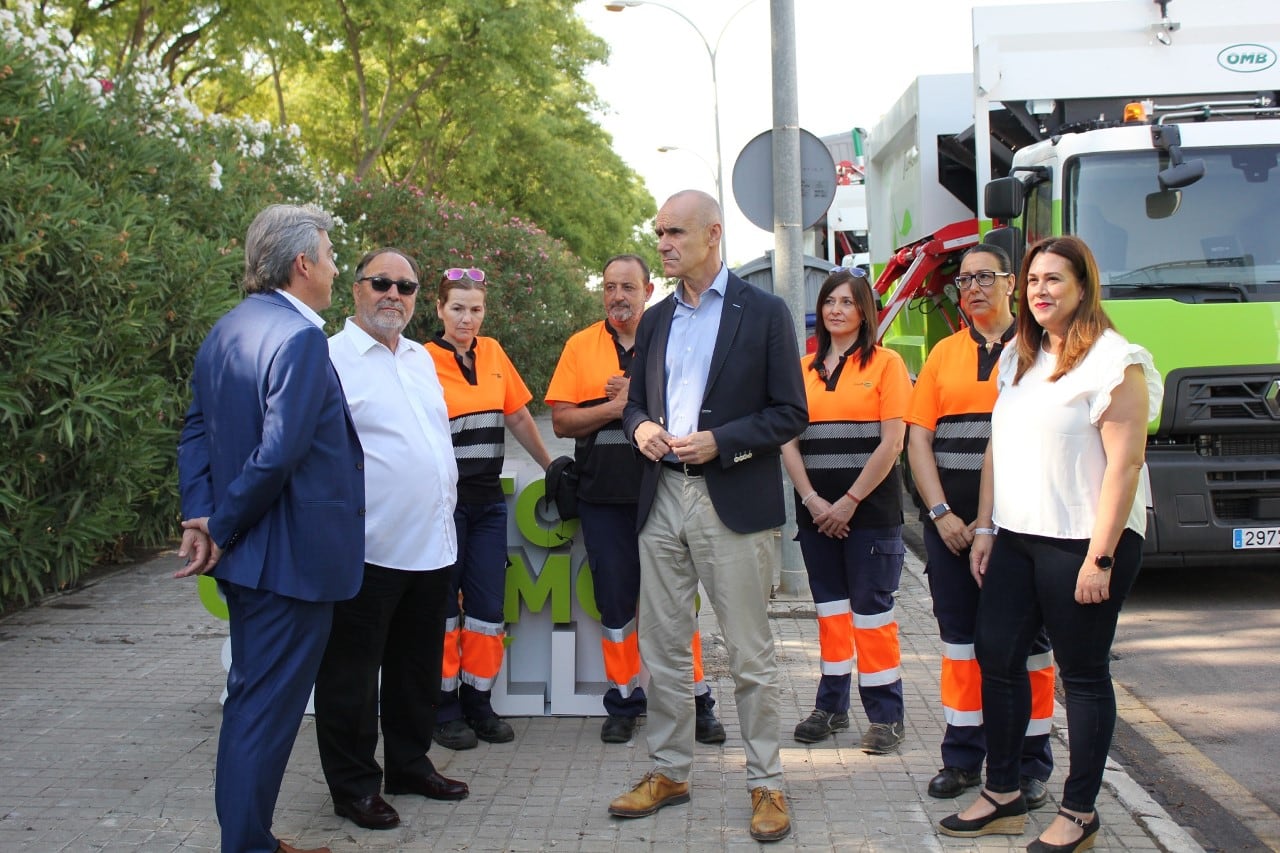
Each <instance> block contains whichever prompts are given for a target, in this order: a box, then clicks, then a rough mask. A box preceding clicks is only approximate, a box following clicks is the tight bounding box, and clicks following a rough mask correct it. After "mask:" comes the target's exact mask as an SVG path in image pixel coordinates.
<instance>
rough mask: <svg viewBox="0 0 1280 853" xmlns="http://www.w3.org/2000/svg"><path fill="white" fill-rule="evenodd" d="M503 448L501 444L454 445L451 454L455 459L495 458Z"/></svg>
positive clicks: (500, 453)
mask: <svg viewBox="0 0 1280 853" xmlns="http://www.w3.org/2000/svg"><path fill="white" fill-rule="evenodd" d="M505 450H506V447H505V445H501V444H464V445H462V446H460V447H459V446H457V445H454V448H453V455H454V457H455V458H457V459H497V458H498V457H500V456H502V455H503V453H504V451H505Z"/></svg>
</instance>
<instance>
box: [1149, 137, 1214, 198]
mask: <svg viewBox="0 0 1280 853" xmlns="http://www.w3.org/2000/svg"><path fill="white" fill-rule="evenodd" d="M1175 155H1176V159H1177V161H1178V162H1177V163H1175V164H1174V165H1172V166H1170V167H1169V168H1167V169H1161V170H1160V171H1159V172H1157V173H1156V180H1157V181H1159V182H1160V189H1162V190H1178V189H1182V188H1183V187H1189V186H1191V185H1192V184H1194V183H1195V182H1196V181H1198V180H1200V179H1201V178H1203V177H1204V161H1203V160H1187V161H1184V160H1183V159H1182V152H1181V151H1180V150H1179V149H1178V148H1177V147H1176V146H1175V147H1173V148H1171V149H1170V150H1169V159H1170V160H1173V159H1175Z"/></svg>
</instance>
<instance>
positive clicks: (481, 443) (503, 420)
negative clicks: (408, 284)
mask: <svg viewBox="0 0 1280 853" xmlns="http://www.w3.org/2000/svg"><path fill="white" fill-rule="evenodd" d="M484 313H485V274H484V271H483V270H478V269H458V268H454V269H448V270H445V272H444V274H443V275H442V276H441V278H440V286H439V291H438V293H437V299H436V314H437V316H439V318H440V321H441V323H442V324H443V326H444V328H443V329H442V330H441V331H440V332H439V333H438V334H437V335H436V336H435V338H433V339H432V340H431V341H430V343H429V344H428V346H427V350H428V351H429V352H430V353H431V356H432V358H433V359H435V365H436V373H437V374H438V375H439V377H440V383H441V385H443V386H444V397H445V403H446V404H447V405H448V408H449V428H450V432H451V433H452V435H453V447H454V455H455V456H456V457H457V460H458V507H457V510H455V512H454V514H453V518H454V523H455V525H456V527H457V535H458V562H457V563H456V564H455V565H454V566H453V569H452V585H451V587H450V591H449V601H448V622H447V624H446V627H445V630H446V634H445V645H444V661H443V668H442V678H441V687H440V697H441V698H440V709H439V711H438V712H437V713H436V730H435V740H436V743H438V744H440V745H441V746H444V747H447V748H449V749H471V748H472V747H474V746H475V745H476V743H477V739H482V740H485V741H488V742H489V743H506V742H507V741H510V740H512V739H513V738H514V737H515V732H514V731H512V729H511V725H510V724H509V723H507V721H506V720H503V719H502V718H501V717H499V716H498V715H497V714H495V713H494V711H493V706H492V705H491V703H490V697H491V695H492V690H493V683H494V680H495V679H496V678H497V677H498V671H499V670H500V669H501V667H502V655H503V640H504V638H505V636H506V620H505V618H504V616H503V607H504V600H505V594H506V574H507V504H506V498H505V497H504V495H503V493H502V486H501V483H500V476H501V474H502V463H503V459H504V446H505V433H504V431H503V428H504V426H505V428H506V429H509V430H511V434H512V435H514V436H515V437H516V440H517V441H519V442H520V445H521V446H522V447H524V449H525V450H527V451H528V452H529V455H530V456H532V457H533V461H534V462H536V463H538V465H539V467H541V468H542V470H544V471H545V470H546V469H547V466H548V465H550V464H551V457H550V456H549V455H548V454H547V449H546V448H545V447H544V446H543V444H542V437H541V436H540V435H539V434H538V427H537V425H536V424H535V423H534V421H533V416H532V415H530V414H529V409H528V407H527V405H526V404H527V403H528V402H529V400H531V399H533V395H532V394H530V393H529V389H528V388H527V387H525V384H524V380H522V379H521V378H520V374H519V373H517V372H516V368H515V365H513V364H512V363H511V360H510V359H509V358H507V354H506V352H504V351H503V349H502V346H501V345H500V344H499V343H498V342H497V341H496V340H494V339H493V338H485V337H481V336H480V327H481V325H482V324H483V323H484ZM459 590H461V592H462V602H461V606H459V602H458V592H459Z"/></svg>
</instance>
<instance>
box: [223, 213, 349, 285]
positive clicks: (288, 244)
mask: <svg viewBox="0 0 1280 853" xmlns="http://www.w3.org/2000/svg"><path fill="white" fill-rule="evenodd" d="M331 230H333V217H332V216H330V215H329V214H327V213H325V212H324V211H323V210H321V209H320V208H318V207H316V206H315V205H314V204H304V205H295V204H273V205H271V206H269V207H267V208H266V209H265V210H263V211H262V212H261V213H259V214H258V215H257V216H256V217H254V220H253V224H251V225H250V226H249V233H248V234H246V235H245V238H244V289H245V292H247V293H264V292H266V291H268V290H281V289H283V288H284V287H286V286H287V285H288V284H289V273H290V270H291V269H292V267H293V260H294V258H296V257H298V255H306V256H307V258H308V259H310V260H311V261H312V262H314V263H319V262H320V232H321V231H331Z"/></svg>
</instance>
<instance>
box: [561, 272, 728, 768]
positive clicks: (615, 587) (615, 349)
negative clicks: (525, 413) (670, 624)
mask: <svg viewBox="0 0 1280 853" xmlns="http://www.w3.org/2000/svg"><path fill="white" fill-rule="evenodd" d="M600 290H601V294H602V296H603V300H604V310H605V319H604V320H601V321H600V322H598V323H592V324H591V325H590V326H588V327H587V328H585V329H583V330H582V331H580V332H578V333H576V334H575V335H574V336H573V337H571V338H569V341H568V343H566V344H565V347H564V352H563V353H561V355H560V361H559V363H558V364H557V365H556V372H555V374H554V375H553V376H552V377H551V384H550V386H549V387H548V388H547V396H546V403H547V405H549V406H550V407H551V425H552V428H553V429H555V432H556V435H558V436H560V437H561V438H572V439H575V440H576V441H575V447H574V462H575V465H576V467H577V471H578V477H579V481H578V512H579V515H580V517H581V519H582V535H583V538H584V540H585V542H586V546H587V564H588V565H589V566H590V567H591V581H592V585H593V588H594V590H595V599H596V606H597V607H598V608H599V610H600V626H601V628H602V629H603V632H604V636H603V637H602V638H601V641H600V644H601V647H602V649H601V650H602V652H603V655H604V671H605V678H607V679H608V681H609V689H608V690H607V691H606V692H605V694H604V707H605V711H606V712H608V715H609V716H608V717H606V718H605V721H604V724H603V725H602V726H601V728H600V740H602V741H604V742H605V743H626V742H627V741H629V740H631V737H632V735H634V734H635V730H636V724H637V721H638V720H639V717H640V715H641V714H643V713H644V712H645V708H646V705H647V702H646V700H645V694H644V688H642V687H641V686H640V646H639V644H638V641H637V636H638V635H637V633H636V604H637V602H638V600H639V596H640V549H639V544H638V541H637V534H636V502H637V501H638V500H639V497H640V477H641V474H642V472H643V464H644V460H643V458H642V457H641V456H640V455H639V454H638V453H637V452H636V449H635V448H634V447H633V446H632V445H631V442H630V441H629V440H628V439H627V437H626V436H625V435H624V434H623V432H622V408H623V406H625V405H626V402H627V388H628V386H629V385H630V384H631V378H630V377H631V362H632V359H633V358H634V356H635V349H634V347H635V342H636V328H637V327H638V326H639V325H640V316H641V315H642V314H643V313H644V306H645V303H646V302H648V301H649V297H651V296H653V282H652V281H650V280H649V265H648V264H646V263H645V262H644V259H643V258H641V257H640V256H639V255H615V256H614V257H612V258H610V259H609V260H608V261H606V262H605V265H604V276H603V279H602V281H601V285H600ZM693 678H694V705H695V707H694V731H695V737H696V738H697V740H698V741H699V742H700V743H708V744H717V743H724V740H725V731H724V726H723V725H722V724H721V723H720V721H719V720H718V719H716V715H715V711H714V710H713V709H714V708H715V704H716V701H715V699H713V698H712V696H711V689H710V688H709V687H708V686H707V684H706V682H705V681H704V680H703V677H702V643H701V637H700V636H699V634H698V632H697V631H696V630H695V631H694V634H693Z"/></svg>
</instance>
